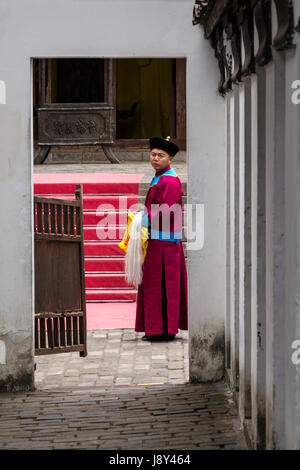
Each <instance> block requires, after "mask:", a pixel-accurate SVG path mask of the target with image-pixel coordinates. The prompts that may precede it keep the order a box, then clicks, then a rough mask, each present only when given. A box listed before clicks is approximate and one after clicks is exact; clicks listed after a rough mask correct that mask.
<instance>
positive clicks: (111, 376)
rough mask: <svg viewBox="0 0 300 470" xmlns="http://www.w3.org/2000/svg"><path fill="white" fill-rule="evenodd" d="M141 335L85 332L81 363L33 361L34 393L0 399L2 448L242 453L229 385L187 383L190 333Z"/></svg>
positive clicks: (68, 357) (74, 359) (63, 358)
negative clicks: (165, 337) (164, 338)
mask: <svg viewBox="0 0 300 470" xmlns="http://www.w3.org/2000/svg"><path fill="white" fill-rule="evenodd" d="M141 336H142V334H140V333H135V332H134V331H133V330H126V329H125V330H99V331H90V332H88V356H87V357H86V358H80V357H79V355H78V353H70V354H61V355H55V356H54V355H53V356H43V357H37V358H36V363H37V371H36V388H37V390H36V391H35V392H27V393H25V392H24V393H14V394H1V396H0V449H36V450H37V449H109V450H119V449H124V450H125V449H127V450H128V449H130V450H146V449H152V450H156V449H186V450H190V449H191V450H193V449H215V450H216V449H246V448H247V447H246V443H245V440H244V436H243V432H242V430H241V428H240V425H239V420H238V417H237V413H236V408H235V406H234V403H233V400H232V395H231V392H230V391H229V390H228V388H227V385H226V384H225V383H223V382H218V383H215V384H197V385H194V384H188V383H186V382H187V380H188V369H187V367H188V349H187V348H188V333H187V332H180V334H179V335H178V338H177V339H176V340H175V341H173V342H159V343H154V342H152V343H148V342H144V341H141V340H140V337H141ZM154 383H155V384H156V385H154ZM138 384H140V385H138ZM146 384H148V385H146Z"/></svg>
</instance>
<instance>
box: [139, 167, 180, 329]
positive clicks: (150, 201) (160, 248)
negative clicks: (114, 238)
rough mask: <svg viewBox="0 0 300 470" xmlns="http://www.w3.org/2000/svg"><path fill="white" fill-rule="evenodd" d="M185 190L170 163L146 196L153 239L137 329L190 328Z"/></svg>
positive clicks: (148, 256)
mask: <svg viewBox="0 0 300 470" xmlns="http://www.w3.org/2000/svg"><path fill="white" fill-rule="evenodd" d="M182 194H183V191H182V186H181V182H180V179H179V178H178V176H177V175H176V173H175V171H174V170H173V169H171V168H170V166H167V168H165V169H164V170H161V171H160V172H156V174H155V177H154V178H153V179H152V181H151V184H150V188H149V190H148V193H147V196H146V201H145V206H146V208H147V211H148V214H147V216H145V217H144V218H143V219H144V220H143V221H144V224H145V225H146V224H149V225H148V228H149V240H148V249H147V255H146V258H145V261H144V265H143V281H142V283H141V284H140V285H139V288H138V295H137V308H136V322H135V331H139V332H142V331H145V334H146V335H156V334H163V333H164V334H166V333H168V334H177V333H178V328H179V329H181V330H187V329H188V308H187V270H186V264H185V258H184V252H183V246H182V241H181V231H182ZM162 204H163V206H162ZM173 204H176V209H177V210H176V211H175V212H174V213H173V212H171V214H170V217H169V221H170V222H169V225H168V224H167V225H165V223H164V221H163V215H164V212H168V208H169V207H171V206H173ZM153 205H156V207H155V206H153ZM173 207H175V206H173ZM153 227H154V228H153ZM166 227H167V230H166Z"/></svg>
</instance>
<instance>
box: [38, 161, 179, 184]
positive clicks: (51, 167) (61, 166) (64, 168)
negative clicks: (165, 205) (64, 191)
mask: <svg viewBox="0 0 300 470" xmlns="http://www.w3.org/2000/svg"><path fill="white" fill-rule="evenodd" d="M171 166H172V168H174V170H175V171H176V173H177V174H178V176H179V178H180V180H181V182H182V183H186V181H187V165H186V163H185V162H180V161H177V162H176V161H175V159H174V161H173V162H172V165H171ZM34 173H129V174H135V173H142V174H144V176H143V179H142V181H141V184H143V183H147V184H149V183H150V181H151V178H152V177H153V176H154V171H153V168H152V166H151V165H150V163H149V162H147V161H146V162H139V161H126V162H121V163H120V164H118V165H115V164H112V163H106V162H103V163H58V164H42V165H34Z"/></svg>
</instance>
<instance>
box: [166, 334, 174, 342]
mask: <svg viewBox="0 0 300 470" xmlns="http://www.w3.org/2000/svg"><path fill="white" fill-rule="evenodd" d="M175 336H176V335H174V334H172V335H167V336H166V340H167V341H173V339H175Z"/></svg>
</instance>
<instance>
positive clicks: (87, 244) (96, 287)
mask: <svg viewBox="0 0 300 470" xmlns="http://www.w3.org/2000/svg"><path fill="white" fill-rule="evenodd" d="M142 177H143V175H138V174H116V173H56V174H55V173H41V174H35V175H34V194H38V195H43V196H51V197H59V198H62V199H74V198H75V186H76V184H82V185H83V224H84V250H85V280H86V300H87V327H88V329H89V330H93V329H102V328H108V329H113V328H133V327H134V321H135V306H136V304H135V302H136V289H135V288H134V286H128V284H127V283H126V279H125V273H124V268H125V264H124V261H125V259H124V252H123V251H122V250H120V248H119V247H118V243H119V242H120V240H121V239H122V237H123V234H124V232H125V229H126V224H127V210H128V208H130V207H132V206H133V205H134V204H136V203H137V201H138V189H139V182H140V181H141V179H142Z"/></svg>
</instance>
